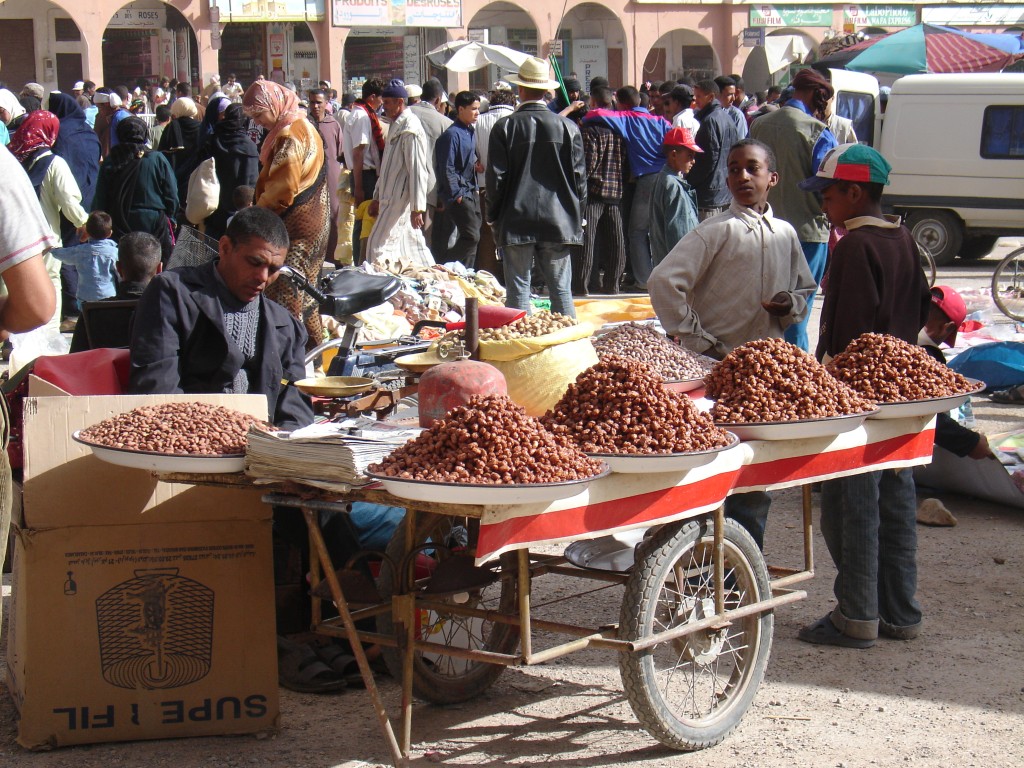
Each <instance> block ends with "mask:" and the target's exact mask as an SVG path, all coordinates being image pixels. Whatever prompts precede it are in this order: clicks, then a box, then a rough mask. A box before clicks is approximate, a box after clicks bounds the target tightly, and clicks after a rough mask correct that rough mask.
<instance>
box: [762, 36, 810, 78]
mask: <svg viewBox="0 0 1024 768" xmlns="http://www.w3.org/2000/svg"><path fill="white" fill-rule="evenodd" d="M764 52H765V56H766V57H767V58H768V71H769V72H771V73H772V74H775V73H776V72H778V71H779V70H780V69H785V68H786V67H788V66H789V65H790V64H794V63H796V62H798V61H803V60H804V57H806V56H807V54H808V53H810V52H811V50H810V48H808V47H807V41H806V40H804V38H803V36H802V35H768V37H766V38H765V39H764Z"/></svg>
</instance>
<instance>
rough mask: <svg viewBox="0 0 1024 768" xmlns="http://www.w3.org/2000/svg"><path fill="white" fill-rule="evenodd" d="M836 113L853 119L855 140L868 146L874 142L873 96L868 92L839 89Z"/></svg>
mask: <svg viewBox="0 0 1024 768" xmlns="http://www.w3.org/2000/svg"><path fill="white" fill-rule="evenodd" d="M836 114H837V115H839V116H840V117H846V118H849V119H850V120H852V121H853V132H854V133H856V134H857V141H858V142H860V143H861V144H868V145H869V146H872V145H874V143H875V97H874V96H872V95H871V94H870V93H857V92H855V91H840V92H839V98H838V99H837V104H836Z"/></svg>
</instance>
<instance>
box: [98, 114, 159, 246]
mask: <svg viewBox="0 0 1024 768" xmlns="http://www.w3.org/2000/svg"><path fill="white" fill-rule="evenodd" d="M116 133H117V141H118V144H117V146H115V147H114V148H112V149H111V150H110V154H109V155H107V159H106V160H105V161H104V162H103V168H104V171H105V173H107V174H109V180H108V184H109V185H110V187H111V188H112V189H113V190H115V195H116V198H115V199H116V200H117V205H116V206H114V210H112V211H107V213H109V214H110V217H111V218H112V219H113V223H114V233H115V234H116V235H117V236H118V237H120V236H121V235H124V234H127V233H128V232H130V231H131V226H130V225H129V223H128V214H129V212H130V211H131V209H132V198H133V197H134V195H135V182H136V181H137V180H138V177H139V166H141V165H142V159H143V158H144V157H145V156H146V155H148V154H149V152H150V149H149V148H148V147H147V146H146V142H147V141H148V140H149V126H148V125H146V121H145V120H143V119H142V118H141V117H135V116H134V115H133V116H132V117H126V118H125V119H124V120H122V121H121V122H120V123H118V124H117V129H116Z"/></svg>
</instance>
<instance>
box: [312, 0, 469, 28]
mask: <svg viewBox="0 0 1024 768" xmlns="http://www.w3.org/2000/svg"><path fill="white" fill-rule="evenodd" d="M332 24H333V25H334V26H336V27H461V26H462V0H334V16H333V19H332Z"/></svg>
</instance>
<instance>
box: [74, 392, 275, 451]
mask: <svg viewBox="0 0 1024 768" xmlns="http://www.w3.org/2000/svg"><path fill="white" fill-rule="evenodd" d="M251 426H259V427H266V426H267V425H266V423H265V422H263V421H262V420H261V419H257V418H256V417H255V416H250V415H249V414H247V413H240V412H239V411H234V410H231V409H230V408H224V407H222V406H219V405H208V404H206V403H164V404H163V405H146V406H143V407H141V408H134V409H132V410H130V411H127V412H125V413H119V414H117V415H116V416H111V417H110V418H109V419H104V420H103V421H101V422H99V423H98V424H93V425H92V426H91V427H89V428H87V429H83V430H82V432H81V434H80V437H81V438H82V439H83V440H85V441H87V442H90V443H96V444H97V445H102V446H105V447H107V448H123V449H125V450H129V451H152V452H155V453H167V454H173V455H188V456H224V455H228V454H240V453H245V443H246V434H247V433H248V432H249V427H251Z"/></svg>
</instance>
